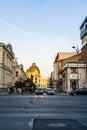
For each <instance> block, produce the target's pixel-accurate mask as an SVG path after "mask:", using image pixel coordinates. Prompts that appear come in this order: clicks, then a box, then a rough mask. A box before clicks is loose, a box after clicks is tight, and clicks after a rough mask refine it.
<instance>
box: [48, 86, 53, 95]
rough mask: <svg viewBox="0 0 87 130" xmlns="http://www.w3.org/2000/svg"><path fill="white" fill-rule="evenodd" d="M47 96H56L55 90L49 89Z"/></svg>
mask: <svg viewBox="0 0 87 130" xmlns="http://www.w3.org/2000/svg"><path fill="white" fill-rule="evenodd" d="M47 94H48V95H55V90H54V89H52V88H49V89H48V90H47Z"/></svg>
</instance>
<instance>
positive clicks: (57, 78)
mask: <svg viewBox="0 0 87 130" xmlns="http://www.w3.org/2000/svg"><path fill="white" fill-rule="evenodd" d="M75 54H76V53H75V52H59V53H58V54H57V56H56V57H55V61H54V78H53V79H54V82H53V84H54V87H57V89H58V90H59V91H60V86H61V80H62V77H61V69H62V67H63V66H64V65H65V64H66V63H67V61H66V60H65V59H67V58H69V57H71V56H73V55H75ZM69 60H71V58H70V59H69Z"/></svg>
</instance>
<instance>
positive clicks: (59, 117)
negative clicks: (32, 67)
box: [0, 94, 87, 130]
mask: <svg viewBox="0 0 87 130" xmlns="http://www.w3.org/2000/svg"><path fill="white" fill-rule="evenodd" d="M40 121H41V123H40ZM60 121H62V123H61V122H60ZM54 122H55V123H54ZM59 122H60V123H59ZM70 122H71V125H70V127H71V126H75V125H76V124H77V126H75V127H76V130H77V129H78V128H79V130H80V129H81V130H86V129H87V96H69V95H58V94H57V95H55V96H49V95H48V96H47V95H43V96H36V95H6V96H4V95H3V96H0V130H15V129H16V130H39V129H41V130H43V129H45V130H46V128H44V127H47V130H49V129H50V130H51V129H52V130H58V128H59V127H60V128H61V129H62V130H68V127H69V126H68V124H70ZM72 122H73V123H72ZM45 123H48V124H47V125H46V126H45V125H44V124H45ZM38 124H40V126H41V127H39V125H38ZM43 125H44V127H42V126H43ZM48 126H49V128H48ZM38 127H39V128H38ZM61 129H60V130H61ZM69 129H70V130H75V128H74V127H72V129H71V128H69Z"/></svg>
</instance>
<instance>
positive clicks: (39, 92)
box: [35, 88, 44, 95]
mask: <svg viewBox="0 0 87 130" xmlns="http://www.w3.org/2000/svg"><path fill="white" fill-rule="evenodd" d="M43 92H44V90H43V88H36V89H35V94H37V95H42V94H43Z"/></svg>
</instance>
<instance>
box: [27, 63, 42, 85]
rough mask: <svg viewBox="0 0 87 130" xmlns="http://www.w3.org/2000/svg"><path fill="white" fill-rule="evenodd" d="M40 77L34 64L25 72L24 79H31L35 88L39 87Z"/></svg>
mask: <svg viewBox="0 0 87 130" xmlns="http://www.w3.org/2000/svg"><path fill="white" fill-rule="evenodd" d="M40 77H41V76H40V70H39V68H38V66H36V63H32V66H30V67H29V69H27V70H26V78H27V79H28V78H29V79H32V80H33V82H34V83H35V85H36V87H39V86H40Z"/></svg>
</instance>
